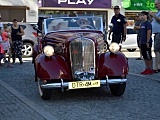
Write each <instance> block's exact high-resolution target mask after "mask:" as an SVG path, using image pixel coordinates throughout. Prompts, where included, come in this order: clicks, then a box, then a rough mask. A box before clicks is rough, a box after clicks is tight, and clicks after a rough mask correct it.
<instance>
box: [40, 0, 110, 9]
mask: <svg viewBox="0 0 160 120" xmlns="http://www.w3.org/2000/svg"><path fill="white" fill-rule="evenodd" d="M42 6H43V7H65V8H111V0H42Z"/></svg>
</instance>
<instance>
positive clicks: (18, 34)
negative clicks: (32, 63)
mask: <svg viewBox="0 0 160 120" xmlns="http://www.w3.org/2000/svg"><path fill="white" fill-rule="evenodd" d="M12 22H13V26H12V27H11V38H12V46H11V47H12V59H13V63H15V60H16V57H18V59H19V61H20V64H22V63H23V61H22V47H23V42H22V36H23V35H24V31H23V28H22V27H21V26H20V25H18V21H17V19H14V20H13V21H12Z"/></svg>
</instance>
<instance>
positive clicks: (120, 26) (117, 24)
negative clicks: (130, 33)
mask: <svg viewBox="0 0 160 120" xmlns="http://www.w3.org/2000/svg"><path fill="white" fill-rule="evenodd" d="M114 13H115V15H114V16H113V17H112V19H111V26H110V31H109V35H108V40H111V38H110V35H111V33H113V34H112V41H111V42H116V43H118V44H119V43H122V41H125V40H126V31H127V30H126V26H127V21H126V17H125V16H124V15H122V14H120V7H119V6H115V7H114Z"/></svg>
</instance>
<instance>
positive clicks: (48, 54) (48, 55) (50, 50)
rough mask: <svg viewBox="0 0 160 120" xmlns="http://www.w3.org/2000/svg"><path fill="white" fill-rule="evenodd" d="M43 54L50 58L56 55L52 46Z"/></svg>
mask: <svg viewBox="0 0 160 120" xmlns="http://www.w3.org/2000/svg"><path fill="white" fill-rule="evenodd" d="M43 52H44V54H45V55H46V56H47V57H50V56H52V55H53V54H54V48H53V47H52V46H50V45H47V46H45V47H44V49H43Z"/></svg>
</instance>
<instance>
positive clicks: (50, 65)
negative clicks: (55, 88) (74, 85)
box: [35, 54, 71, 80]
mask: <svg viewBox="0 0 160 120" xmlns="http://www.w3.org/2000/svg"><path fill="white" fill-rule="evenodd" d="M35 67H36V75H37V77H39V78H40V79H41V80H53V79H61V78H62V79H71V72H70V70H69V67H68V65H67V63H66V61H65V59H64V58H63V57H62V56H58V55H54V56H52V57H46V56H45V55H44V54H40V55H38V56H37V57H36V59H35Z"/></svg>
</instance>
